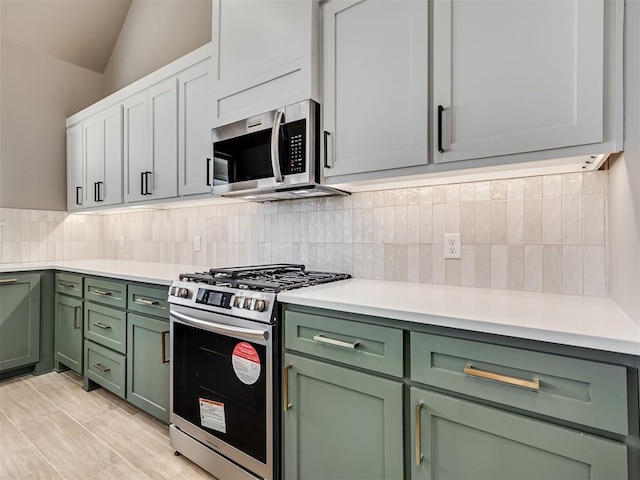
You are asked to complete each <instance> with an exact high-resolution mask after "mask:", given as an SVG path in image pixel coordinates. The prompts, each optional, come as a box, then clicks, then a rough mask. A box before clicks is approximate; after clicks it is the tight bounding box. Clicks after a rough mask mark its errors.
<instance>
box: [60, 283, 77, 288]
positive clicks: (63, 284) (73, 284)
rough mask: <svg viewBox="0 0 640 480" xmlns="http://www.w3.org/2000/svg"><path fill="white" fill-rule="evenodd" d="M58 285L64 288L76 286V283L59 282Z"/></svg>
mask: <svg viewBox="0 0 640 480" xmlns="http://www.w3.org/2000/svg"><path fill="white" fill-rule="evenodd" d="M58 285H59V286H61V287H64V288H76V285H75V283H67V282H58Z"/></svg>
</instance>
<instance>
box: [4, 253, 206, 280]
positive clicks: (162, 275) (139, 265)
mask: <svg viewBox="0 0 640 480" xmlns="http://www.w3.org/2000/svg"><path fill="white" fill-rule="evenodd" d="M29 270H32V271H33V270H64V271H67V272H76V273H82V274H85V275H98V276H102V277H111V278H120V279H122V280H129V281H134V282H144V283H155V284H158V285H171V282H173V281H174V280H177V279H178V275H180V274H181V273H192V272H202V271H205V270H208V268H207V267H203V266H202V265H200V266H197V265H173V264H167V263H151V262H135V261H131V260H104V259H100V260H65V261H62V260H60V261H55V262H21V263H0V273H2V272H24V271H29Z"/></svg>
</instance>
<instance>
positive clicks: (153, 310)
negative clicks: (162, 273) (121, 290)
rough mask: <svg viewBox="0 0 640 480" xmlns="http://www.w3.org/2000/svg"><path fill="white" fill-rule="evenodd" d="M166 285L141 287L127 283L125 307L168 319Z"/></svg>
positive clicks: (167, 292) (167, 291)
mask: <svg viewBox="0 0 640 480" xmlns="http://www.w3.org/2000/svg"><path fill="white" fill-rule="evenodd" d="M168 294H169V288H168V287H158V288H155V287H143V286H141V285H129V289H128V292H127V308H128V309H129V310H133V311H135V312H140V313H146V314H147V315H153V316H154V317H162V318H166V319H167V320H168V319H169V302H168V301H167V298H168Z"/></svg>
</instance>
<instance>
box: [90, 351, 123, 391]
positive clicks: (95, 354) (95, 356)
mask: <svg viewBox="0 0 640 480" xmlns="http://www.w3.org/2000/svg"><path fill="white" fill-rule="evenodd" d="M125 372H126V357H125V356H124V355H121V354H119V353H116V352H113V351H111V350H109V349H107V348H104V347H102V346H100V345H98V344H95V343H93V342H91V341H86V342H85V370H84V374H85V377H87V378H88V379H90V380H93V381H94V382H96V383H98V384H100V385H102V386H103V387H104V388H106V389H107V390H110V391H111V392H113V393H115V394H116V395H118V396H120V397H122V398H125V391H126V390H125V387H126V383H125V380H126V378H125Z"/></svg>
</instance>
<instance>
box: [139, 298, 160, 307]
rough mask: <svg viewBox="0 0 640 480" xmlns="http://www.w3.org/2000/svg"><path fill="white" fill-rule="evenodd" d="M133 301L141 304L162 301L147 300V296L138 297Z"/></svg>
mask: <svg viewBox="0 0 640 480" xmlns="http://www.w3.org/2000/svg"><path fill="white" fill-rule="evenodd" d="M133 303H139V304H140V305H150V306H151V305H159V304H160V302H157V301H155V300H147V299H146V298H136V299H135V300H134V301H133Z"/></svg>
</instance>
